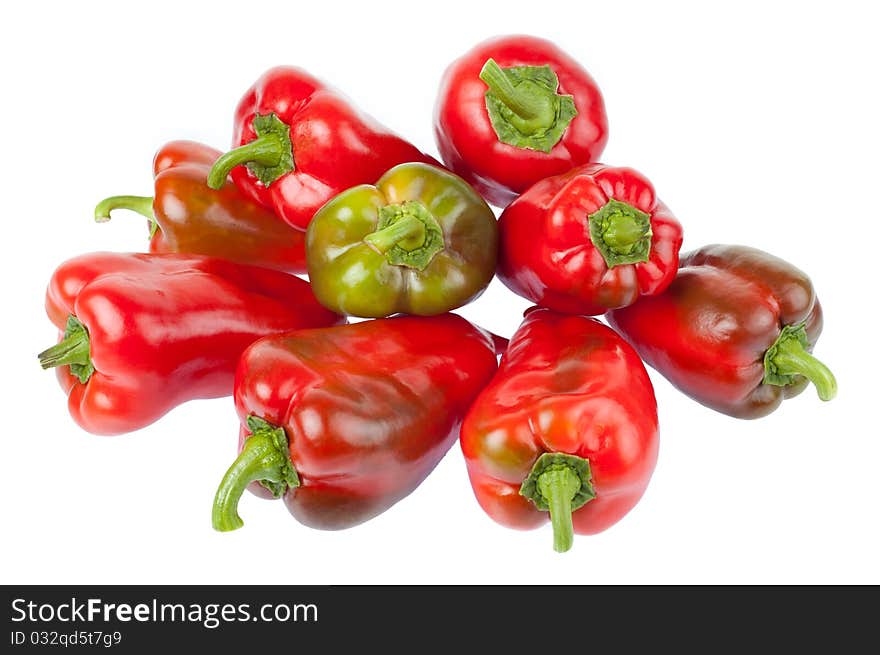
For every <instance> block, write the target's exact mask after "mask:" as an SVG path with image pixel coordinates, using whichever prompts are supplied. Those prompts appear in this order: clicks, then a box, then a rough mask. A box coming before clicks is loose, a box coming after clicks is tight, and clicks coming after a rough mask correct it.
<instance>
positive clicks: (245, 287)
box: [39, 253, 343, 435]
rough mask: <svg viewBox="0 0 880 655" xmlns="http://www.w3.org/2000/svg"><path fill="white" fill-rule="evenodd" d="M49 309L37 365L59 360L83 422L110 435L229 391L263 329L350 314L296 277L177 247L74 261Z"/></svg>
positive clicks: (53, 288) (60, 275) (56, 282)
mask: <svg viewBox="0 0 880 655" xmlns="http://www.w3.org/2000/svg"><path fill="white" fill-rule="evenodd" d="M46 312H47V314H48V315H49V318H50V319H51V320H52V322H53V323H54V324H55V325H56V326H58V328H59V330H62V331H63V334H62V338H61V340H60V342H59V343H58V344H57V345H55V346H53V347H52V348H49V349H48V350H46V351H44V352H42V353H40V355H39V358H40V363H41V364H42V366H43V368H49V367H57V373H58V379H59V381H60V382H61V386H62V388H63V389H64V390H65V391H66V392H67V394H68V396H69V398H68V408H69V410H70V414H71V416H72V417H73V418H74V420H75V421H76V422H77V423H78V424H79V425H80V427H82V428H83V429H84V430H87V431H89V432H92V433H94V434H108V435H109V434H120V433H123V432H130V431H132V430H137V429H138V428H142V427H145V426H147V425H149V424H150V423H152V422H153V421H155V420H157V419H159V418H160V417H161V416H162V415H164V414H165V413H166V412H168V411H169V410H171V409H172V408H173V407H175V406H177V405H179V404H180V403H182V402H184V401H187V400H191V399H194V398H215V397H219V396H226V395H229V394H231V393H232V387H233V379H234V374H235V366H236V364H237V362H238V358H239V356H240V355H241V353H242V351H243V350H244V349H245V348H246V347H247V346H248V345H250V344H251V343H252V342H253V341H255V340H256V339H258V338H260V337H263V336H266V335H268V334H273V333H276V332H285V331H288V330H292V329H296V328H300V327H317V326H323V325H332V324H335V323H338V322H340V321H341V320H343V319H342V318H341V317H339V316H337V315H336V314H333V313H332V312H330V311H328V310H326V309H324V308H323V307H322V306H321V305H320V304H318V301H317V300H316V299H315V297H314V295H313V294H312V290H311V288H310V287H309V285H308V283H307V282H305V281H303V280H301V279H299V278H297V277H294V276H292V275H287V274H286V273H281V272H280V271H272V270H268V269H262V268H257V267H255V266H245V265H242V264H234V263H232V262H228V261H226V260H223V259H217V258H212V257H202V256H199V255H178V254H161V255H149V254H119V253H92V254H88V255H82V256H80V257H76V258H74V259H70V260H68V261H66V262H65V263H63V264H62V265H61V266H59V267H58V268H57V269H56V270H55V273H54V274H53V275H52V279H51V281H50V282H49V288H48V290H47V292H46Z"/></svg>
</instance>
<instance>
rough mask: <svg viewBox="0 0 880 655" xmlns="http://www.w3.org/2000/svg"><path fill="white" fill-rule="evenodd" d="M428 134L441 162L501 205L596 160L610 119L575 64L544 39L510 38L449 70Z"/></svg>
mask: <svg viewBox="0 0 880 655" xmlns="http://www.w3.org/2000/svg"><path fill="white" fill-rule="evenodd" d="M434 134H435V138H436V141H437V146H438V148H439V150H440V155H441V156H442V158H443V161H444V163H445V164H446V165H447V166H448V167H449V168H450V169H452V170H453V171H455V172H456V173H458V174H459V175H461V176H462V177H463V178H465V179H466V180H467V181H468V182H470V183H471V184H473V185H474V187H475V188H476V189H477V190H478V191H479V192H480V193H481V194H482V195H483V197H484V198H486V200H488V201H489V202H491V203H492V204H493V205H497V206H499V207H504V206H506V205H507V204H508V203H509V202H510V201H511V200H513V199H514V198H515V197H516V196H517V195H519V194H520V193H522V192H523V191H525V190H526V189H527V188H529V187H530V186H531V185H532V184H534V183H535V182H537V181H538V180H542V179H544V178H546V177H550V176H552V175H559V174H561V173H564V172H565V171H568V170H570V169H572V168H574V167H576V166H580V165H583V164H586V163H588V162H593V161H596V160H597V159H598V158H599V156H600V155H601V154H602V150H603V149H604V148H605V143H606V142H607V140H608V119H607V117H606V115H605V105H604V102H603V100H602V95H601V93H600V92H599V88H598V87H597V86H596V83H595V82H594V81H593V78H592V77H590V74H589V73H587V71H586V70H584V69H583V67H582V66H581V65H580V64H578V63H577V62H576V61H575V60H574V59H572V58H571V57H570V56H569V55H567V54H566V53H565V52H563V51H562V50H560V49H559V48H558V47H556V46H555V45H553V44H552V43H551V42H549V41H545V40H544V39H538V38H535V37H531V36H523V35H513V36H503V37H498V38H495V39H491V40H489V41H485V42H483V43H480V44H479V45H477V46H476V47H475V48H473V49H472V50H470V51H469V52H468V53H466V54H465V55H463V56H462V57H461V58H459V59H457V60H455V61H454V62H453V63H452V64H451V65H450V66H449V68H448V69H447V70H446V73H445V74H444V75H443V79H442V81H441V83H440V91H439V94H438V96H437V102H436V106H435V109H434Z"/></svg>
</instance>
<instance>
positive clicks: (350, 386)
mask: <svg viewBox="0 0 880 655" xmlns="http://www.w3.org/2000/svg"><path fill="white" fill-rule="evenodd" d="M495 369H496V359H495V345H494V343H493V340H492V337H491V336H490V335H489V334H488V333H486V332H483V331H482V330H480V329H478V328H476V327H474V326H473V325H471V324H470V323H468V322H467V321H466V320H464V319H463V318H461V317H459V316H456V315H454V314H443V315H439V316H432V317H411V316H404V317H397V318H384V319H376V320H373V321H365V322H361V323H355V324H353V325H346V326H342V327H334V328H324V329H318V330H300V331H296V332H292V333H290V334H285V335H278V336H272V337H267V338H265V339H260V340H259V341H257V342H256V343H254V344H253V345H252V346H251V347H250V348H248V349H247V350H246V351H245V353H244V355H242V358H241V363H240V364H239V368H238V372H237V374H236V378H235V406H236V409H237V410H238V415H239V417H240V418H241V422H242V427H241V432H240V439H239V451H240V453H239V456H238V459H236V460H235V463H234V464H233V465H232V466H231V467H230V469H229V471H227V473H226V475H225V476H224V478H223V481H222V482H221V483H220V487H219V489H218V490H217V495H216V498H215V501H214V509H213V525H214V527H215V528H216V529H218V530H223V531H225V530H234V529H236V528H239V527H241V525H242V521H241V519H240V518H239V516H238V510H237V506H238V502H239V499H240V498H241V495H242V493H243V492H244V490H245V488H246V487H247V486H248V485H251V488H252V489H254V487H256V489H257V491H258V493H259V494H260V495H264V496H265V495H268V491H270V492H271V495H274V496H275V497H281V496H283V497H284V502H285V504H286V505H287V508H288V509H289V510H290V512H291V513H292V514H293V515H294V517H296V519H297V520H299V521H300V522H302V523H304V524H305V525H308V526H310V527H313V528H320V529H323V530H339V529H343V528H349V527H352V526H354V525H357V524H359V523H362V522H364V521H366V520H368V519H370V518H373V517H374V516H376V515H377V514H379V513H381V512H384V511H385V510H386V509H388V508H389V507H391V506H392V505H393V504H394V503H396V502H397V501H399V500H401V499H402V498H404V497H405V496H407V495H408V494H409V493H411V492H412V491H413V490H414V489H415V488H416V487H417V486H418V485H419V484H420V483H421V482H422V480H424V479H425V477H426V476H427V475H428V474H429V473H430V472H431V471H432V470H433V469H434V467H435V466H436V465H437V463H438V462H439V461H440V459H441V458H442V457H443V455H444V454H445V453H446V451H447V450H448V449H449V447H450V446H451V445H452V443H454V442H455V440H456V438H457V437H458V429H459V426H460V425H461V420H462V418H463V417H464V414H465V412H466V411H467V408H468V406H469V405H470V403H471V401H473V399H474V398H475V397H476V395H477V393H479V391H480V389H482V388H483V386H484V385H485V384H486V383H487V382H488V381H489V379H490V378H491V377H492V374H493V373H494V372H495ZM254 482H259V483H261V484H262V485H263V487H262V488H261V487H260V486H259V485H255V484H252V483H254ZM267 490H268V491H267Z"/></svg>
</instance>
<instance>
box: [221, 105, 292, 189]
mask: <svg viewBox="0 0 880 655" xmlns="http://www.w3.org/2000/svg"><path fill="white" fill-rule="evenodd" d="M253 127H254V132H255V133H256V135H257V138H256V139H254V140H253V141H251V142H250V143H246V144H244V145H242V146H239V147H238V148H234V149H233V150H230V151H229V152H227V153H225V154H223V155H220V157H219V158H218V159H217V161H215V162H214V165H213V166H212V167H211V171H210V173H208V186H209V187H211V188H212V189H219V188H221V187H222V186H223V185H224V184H225V183H226V176H227V175H229V173H230V171H231V170H232V169H233V168H235V167H236V166H241V165H242V164H246V165H247V167H248V170H250V171H251V172H252V173H253V174H254V175H255V176H256V177H257V179H258V180H260V182H262V183H263V184H264V185H265V186H269V185H270V184H272V182H274V181H275V180H277V179H278V178H279V177H281V176H282V175H284V174H285V173H289V172H290V171H292V170H293V169H294V163H293V146H292V144H291V142H290V126H289V125H287V124H285V123H284V122H283V121H282V120H281V119H280V118H278V117H277V116H276V115H275V114H262V115H261V114H257V115H255V116H254V118H253Z"/></svg>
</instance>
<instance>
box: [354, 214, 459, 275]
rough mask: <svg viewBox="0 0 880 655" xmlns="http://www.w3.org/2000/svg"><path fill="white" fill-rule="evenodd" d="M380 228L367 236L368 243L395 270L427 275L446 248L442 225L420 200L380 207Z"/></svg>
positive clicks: (365, 241)
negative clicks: (436, 258) (425, 273)
mask: <svg viewBox="0 0 880 655" xmlns="http://www.w3.org/2000/svg"><path fill="white" fill-rule="evenodd" d="M376 228H377V229H376V231H375V232H371V233H370V234H367V235H366V236H364V243H366V244H367V245H369V246H371V247H372V248H374V249H375V250H377V251H378V252H379V253H380V254H382V255H384V256H385V259H386V261H387V262H388V263H389V264H392V265H394V266H407V267H409V268H415V269H418V270H420V271H423V270H425V268H427V266H428V264H430V263H431V260H432V259H433V258H434V255H436V254H437V253H438V252H440V251H441V250H443V248H444V247H445V245H444V242H443V229H442V228H441V227H440V223H438V222H437V219H436V218H434V216H433V215H432V214H431V212H430V211H428V208H427V207H425V206H424V205H423V204H422V203H421V202H419V201H418V200H406V201H404V202H402V203H399V204H391V205H385V206H384V207H380V208H379V222H378V223H377V225H376Z"/></svg>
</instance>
